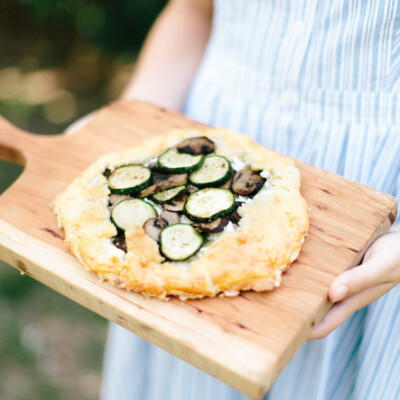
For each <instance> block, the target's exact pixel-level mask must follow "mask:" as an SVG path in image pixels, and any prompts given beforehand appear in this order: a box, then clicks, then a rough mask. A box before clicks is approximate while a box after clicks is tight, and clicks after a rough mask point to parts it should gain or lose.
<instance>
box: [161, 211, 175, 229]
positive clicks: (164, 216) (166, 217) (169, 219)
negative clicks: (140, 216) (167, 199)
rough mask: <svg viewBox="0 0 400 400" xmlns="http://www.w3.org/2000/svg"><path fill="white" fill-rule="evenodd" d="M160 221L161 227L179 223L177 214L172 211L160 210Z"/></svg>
mask: <svg viewBox="0 0 400 400" xmlns="http://www.w3.org/2000/svg"><path fill="white" fill-rule="evenodd" d="M158 219H159V221H160V223H159V224H160V226H161V228H165V227H166V226H168V225H174V224H179V222H180V218H179V214H178V213H176V212H172V211H166V210H164V211H162V212H161V214H160V216H159V217H158Z"/></svg>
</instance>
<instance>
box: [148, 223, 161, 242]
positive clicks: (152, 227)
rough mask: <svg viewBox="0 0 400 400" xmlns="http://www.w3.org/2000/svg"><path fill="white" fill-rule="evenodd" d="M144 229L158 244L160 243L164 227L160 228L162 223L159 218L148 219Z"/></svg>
mask: <svg viewBox="0 0 400 400" xmlns="http://www.w3.org/2000/svg"><path fill="white" fill-rule="evenodd" d="M143 229H144V230H145V231H146V233H147V234H148V235H149V236H150V237H151V238H152V239H153V240H155V241H156V242H158V239H159V237H160V232H161V229H162V227H161V226H160V221H159V219H158V218H150V219H148V220H147V221H146V222H145V223H144V225H143Z"/></svg>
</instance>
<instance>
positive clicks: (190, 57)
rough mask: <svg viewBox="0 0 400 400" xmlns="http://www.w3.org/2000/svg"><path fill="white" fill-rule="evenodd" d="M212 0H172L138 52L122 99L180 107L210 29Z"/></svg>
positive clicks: (175, 108) (174, 108)
mask: <svg viewBox="0 0 400 400" xmlns="http://www.w3.org/2000/svg"><path fill="white" fill-rule="evenodd" d="M211 15H212V1H210V0H172V1H170V3H169V4H168V5H167V7H166V8H165V9H164V11H163V12H162V13H161V14H160V16H159V17H158V19H157V20H156V22H155V24H154V26H153V28H152V29H151V31H150V33H149V35H148V37H147V39H146V41H145V44H144V46H143V49H142V51H141V53H140V56H139V60H138V62H137V65H136V68H135V72H134V74H133V76H132V79H131V80H130V82H129V83H128V85H127V87H126V89H125V90H124V92H123V93H122V98H125V99H131V100H143V101H148V102H151V103H154V104H157V105H160V106H163V107H166V108H169V109H173V110H181V109H182V106H183V103H184V100H185V97H186V94H187V91H188V89H189V86H190V83H191V81H192V79H193V77H194V74H195V72H196V70H197V68H198V66H199V64H200V60H201V58H202V56H203V53H204V49H205V46H206V44H207V41H208V38H209V34H210V30H211Z"/></svg>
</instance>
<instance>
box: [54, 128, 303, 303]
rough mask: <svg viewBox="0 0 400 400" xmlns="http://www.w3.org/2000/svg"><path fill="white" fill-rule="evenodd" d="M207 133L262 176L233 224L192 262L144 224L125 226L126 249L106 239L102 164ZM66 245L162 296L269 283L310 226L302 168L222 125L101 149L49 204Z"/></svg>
mask: <svg viewBox="0 0 400 400" xmlns="http://www.w3.org/2000/svg"><path fill="white" fill-rule="evenodd" d="M193 136H207V137H209V138H211V139H212V140H213V141H214V142H215V144H216V153H217V154H221V155H224V156H225V157H227V158H228V159H234V158H236V159H240V160H241V161H242V162H244V163H245V164H246V165H248V166H249V167H250V168H252V169H253V170H263V172H262V175H263V176H265V177H267V182H266V183H265V184H264V186H263V188H262V189H261V190H260V192H259V193H258V194H257V195H256V196H255V197H254V199H253V201H251V202H249V203H246V204H244V205H243V206H241V207H240V208H239V214H240V215H241V220H240V222H239V227H238V229H237V230H236V231H234V232H229V233H225V232H224V233H223V234H221V236H220V237H218V239H217V240H215V241H213V242H212V243H211V245H209V246H208V247H207V248H205V249H203V250H202V251H201V252H200V253H199V255H196V256H194V257H192V261H190V262H168V261H166V260H165V259H164V258H163V257H162V256H161V255H160V253H159V250H158V244H157V243H156V242H155V241H154V240H152V239H151V238H150V237H149V236H148V235H147V234H146V233H145V231H144V229H143V228H140V227H134V228H132V229H130V230H129V231H127V232H126V243H127V247H128V252H127V253H126V254H125V253H124V252H123V251H122V250H119V249H117V248H116V247H115V246H114V245H113V244H112V241H111V238H112V237H113V236H115V235H116V233H117V231H116V228H115V226H114V225H113V224H112V222H111V221H110V212H109V210H108V208H107V205H108V197H109V194H110V192H109V189H108V185H107V179H106V178H105V177H104V176H103V172H104V170H105V169H106V168H109V169H111V170H112V169H114V168H115V167H117V166H120V165H124V164H127V163H135V164H139V163H145V162H147V161H148V160H149V159H151V158H154V157H156V156H158V155H159V154H160V153H162V152H163V151H164V150H166V149H167V148H169V147H172V146H175V145H177V144H178V143H179V142H181V141H182V140H183V139H184V138H188V137H193ZM53 207H54V211H55V213H56V214H57V216H58V221H59V225H60V226H61V227H63V228H64V230H65V235H66V239H65V245H66V247H67V249H68V250H69V251H71V252H72V253H73V254H74V255H75V256H76V257H77V258H78V259H79V260H80V261H81V263H82V264H83V265H84V266H85V267H86V268H87V269H89V270H90V271H92V272H94V273H96V274H97V275H98V276H99V277H100V278H101V279H105V280H108V281H110V282H111V283H113V284H114V285H116V286H118V287H121V288H124V289H127V290H131V291H135V292H140V293H142V294H144V295H147V296H156V297H158V298H161V299H165V298H166V297H167V296H168V295H175V296H179V297H180V298H182V299H186V298H200V297H204V296H215V295H216V294H218V293H225V294H226V295H235V294H237V293H238V292H239V291H240V290H256V291H263V290H271V289H273V288H274V287H276V286H279V284H280V281H281V274H282V272H283V271H284V270H285V269H286V268H287V267H288V266H289V265H290V263H291V262H293V261H294V259H295V258H296V257H297V255H298V253H299V251H300V247H301V244H302V242H303V240H304V237H305V235H306V233H307V230H308V225H309V220H308V210H307V206H306V203H305V201H304V200H303V198H302V197H301V194H300V175H299V171H298V170H297V169H296V168H295V167H294V163H293V161H292V160H290V159H289V158H286V157H283V156H279V155H277V154H276V153H274V152H272V151H270V150H268V149H266V148H265V147H263V146H261V145H259V144H257V143H255V142H254V141H252V140H251V139H249V138H248V137H246V136H244V135H242V134H240V133H237V132H234V131H229V130H225V129H211V128H210V129H202V130H198V129H185V130H173V131H170V132H167V133H164V134H162V135H159V136H157V137H155V138H154V139H152V140H149V141H147V142H146V143H143V144H141V145H139V146H136V147H134V148H132V149H127V150H125V151H122V152H119V153H113V154H108V155H105V156H103V157H101V158H100V159H99V160H98V161H97V162H95V163H94V164H93V165H92V166H91V167H90V168H88V169H87V170H86V171H85V172H84V173H83V174H82V175H81V176H80V177H78V178H77V179H76V180H75V181H74V182H73V183H72V184H71V185H70V186H69V187H68V189H67V190H66V191H65V192H64V193H62V194H60V195H59V196H57V198H56V199H55V201H54V204H53Z"/></svg>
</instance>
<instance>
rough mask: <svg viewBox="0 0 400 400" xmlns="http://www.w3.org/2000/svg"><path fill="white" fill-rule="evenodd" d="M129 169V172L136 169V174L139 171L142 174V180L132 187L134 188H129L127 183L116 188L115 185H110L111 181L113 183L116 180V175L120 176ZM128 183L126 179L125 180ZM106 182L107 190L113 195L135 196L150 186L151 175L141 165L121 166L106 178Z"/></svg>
mask: <svg viewBox="0 0 400 400" xmlns="http://www.w3.org/2000/svg"><path fill="white" fill-rule="evenodd" d="M126 168H130V169H131V170H134V169H137V170H138V171H137V172H138V173H139V171H141V172H142V173H143V175H144V176H143V180H142V181H141V182H140V183H138V184H136V185H134V186H129V183H128V182H127V186H124V187H116V186H115V184H113V183H112V181H115V180H116V179H118V174H120V175H121V173H123V172H124V169H126ZM121 179H122V180H123V179H124V178H123V177H122V178H121ZM126 180H127V181H128V178H126ZM107 181H108V188H109V189H110V192H111V193H113V194H135V193H138V192H140V191H141V190H143V189H146V188H147V187H148V186H150V184H151V181H152V173H151V171H150V169H149V168H147V167H145V166H143V165H136V164H129V165H123V166H121V167H118V168H116V169H115V170H114V171H113V172H112V173H111V174H110V175H109V177H108V178H107ZM119 186H120V185H119Z"/></svg>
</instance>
